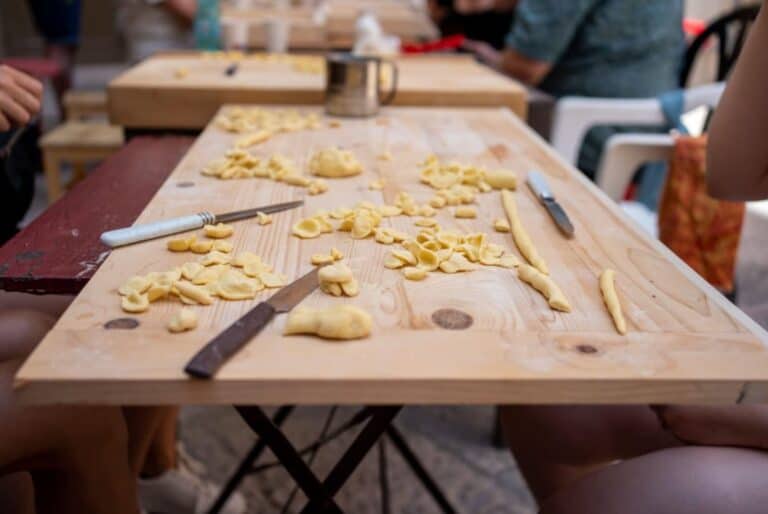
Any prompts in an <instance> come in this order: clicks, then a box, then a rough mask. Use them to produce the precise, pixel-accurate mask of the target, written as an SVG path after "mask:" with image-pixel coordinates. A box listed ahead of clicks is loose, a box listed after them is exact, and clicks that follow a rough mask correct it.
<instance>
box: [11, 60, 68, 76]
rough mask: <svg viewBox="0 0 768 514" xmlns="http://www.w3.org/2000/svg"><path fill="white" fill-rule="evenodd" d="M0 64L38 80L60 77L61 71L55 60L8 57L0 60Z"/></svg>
mask: <svg viewBox="0 0 768 514" xmlns="http://www.w3.org/2000/svg"><path fill="white" fill-rule="evenodd" d="M0 63H2V64H7V65H8V66H10V67H11V68H16V69H17V70H21V71H23V72H24V73H26V74H28V75H32V76H33V77H37V78H39V79H49V78H53V77H56V76H58V75H60V74H61V73H62V71H63V69H62V67H61V64H59V62H58V61H56V60H55V59H45V58H41V57H38V58H34V57H10V58H8V59H0Z"/></svg>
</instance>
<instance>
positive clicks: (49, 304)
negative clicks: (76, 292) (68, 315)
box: [0, 291, 75, 319]
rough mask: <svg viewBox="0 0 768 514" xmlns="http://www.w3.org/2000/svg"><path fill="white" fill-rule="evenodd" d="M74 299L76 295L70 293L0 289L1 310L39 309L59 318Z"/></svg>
mask: <svg viewBox="0 0 768 514" xmlns="http://www.w3.org/2000/svg"><path fill="white" fill-rule="evenodd" d="M74 299H75V297H74V296H70V295H58V294H47V295H43V296H41V295H36V294H27V293H14V292H8V291H0V311H5V310H31V311H39V312H43V313H45V314H48V315H49V316H52V317H53V318H55V319H58V318H59V316H61V315H62V313H63V312H64V311H65V310H66V308H67V307H69V304H70V303H72V300H74Z"/></svg>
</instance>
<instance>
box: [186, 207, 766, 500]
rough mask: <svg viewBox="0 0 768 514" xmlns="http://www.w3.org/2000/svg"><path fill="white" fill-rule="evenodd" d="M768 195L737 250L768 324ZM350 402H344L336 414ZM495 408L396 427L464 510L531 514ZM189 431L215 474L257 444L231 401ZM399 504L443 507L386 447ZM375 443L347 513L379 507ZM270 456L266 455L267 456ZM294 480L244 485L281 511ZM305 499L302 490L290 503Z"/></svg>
mask: <svg viewBox="0 0 768 514" xmlns="http://www.w3.org/2000/svg"><path fill="white" fill-rule="evenodd" d="M766 249H768V202H766V203H762V204H757V205H752V206H750V211H749V215H748V218H747V223H746V225H745V227H744V235H743V239H742V248H741V252H740V256H739V268H738V284H739V286H738V287H739V305H740V306H741V307H742V308H743V309H744V310H745V311H746V312H747V313H748V314H749V315H750V316H752V317H753V318H754V319H756V320H757V321H758V322H759V323H761V324H762V325H763V326H765V327H768V273H766V271H768V256H767V255H766ZM327 412H328V409H327V408H324V407H312V408H300V409H298V410H297V411H295V413H294V414H293V416H292V417H291V418H290V419H289V420H288V422H287V423H286V432H287V433H288V436H289V437H290V438H291V440H292V441H293V442H294V444H296V445H297V446H299V447H301V446H303V445H305V444H308V443H310V442H312V441H313V440H314V438H315V437H316V436H317V431H318V430H320V427H321V426H322V423H323V421H324V419H325V416H326V414H327ZM351 412H352V409H341V410H340V411H339V413H338V414H337V417H336V422H337V423H339V422H341V420H343V419H346V418H347V416H349V415H350V414H351ZM492 424H493V409H492V408H491V407H410V408H407V409H405V410H404V411H403V412H402V413H401V414H400V416H399V417H398V418H397V426H398V427H399V428H400V429H401V431H402V432H403V433H404V434H405V436H406V438H407V439H408V441H409V443H410V444H411V446H412V447H413V448H414V450H415V451H416V453H417V454H418V455H419V457H420V458H421V459H422V460H423V462H424V463H425V464H426V466H427V468H428V469H430V470H431V472H432V473H433V475H434V477H435V478H436V479H437V481H438V482H439V483H440V485H441V486H442V487H443V488H444V490H445V491H446V493H447V494H448V496H449V498H450V499H451V500H452V501H453V502H454V504H455V505H456V507H457V508H458V509H459V510H460V511H461V512H463V513H468V514H492V513H506V514H528V513H533V512H535V506H534V503H533V500H532V498H531V496H530V494H529V493H528V490H527V488H526V486H525V483H524V482H523V480H522V478H521V476H520V474H519V472H518V470H517V468H516V466H515V462H514V460H513V459H512V458H511V456H510V455H509V453H508V452H507V451H505V450H499V449H495V448H493V447H492V446H491V444H490V438H491V428H492ZM181 432H182V438H183V440H184V441H185V443H186V445H187V447H188V448H189V450H190V452H191V453H192V454H193V455H195V456H196V457H198V458H200V459H201V460H202V461H204V463H205V464H206V466H207V467H208V471H209V473H210V476H211V477H212V478H213V479H214V480H217V481H223V480H224V479H225V477H226V476H228V474H229V473H230V472H231V470H232V469H233V468H234V466H235V465H236V463H237V462H238V459H239V457H240V456H241V455H243V454H244V453H245V452H246V451H247V450H248V448H250V445H251V444H252V443H253V439H254V438H253V435H252V434H251V432H250V430H249V429H248V427H247V426H246V425H245V424H244V423H243V422H242V421H241V420H240V418H239V417H238V416H237V414H236V413H235V412H234V411H233V410H232V409H231V408H227V407H217V408H202V407H193V408H186V409H184V410H183V411H182V426H181ZM352 435H353V434H349V435H345V436H344V437H342V438H340V439H339V440H337V441H334V442H333V443H332V444H329V445H328V446H327V447H325V448H324V449H323V450H321V451H320V452H319V454H318V457H317V459H316V461H315V463H314V466H313V469H315V470H318V471H319V473H320V475H321V476H323V475H324V474H325V473H326V472H327V471H328V470H329V467H330V466H331V465H333V463H334V462H335V460H334V456H336V455H338V454H339V452H340V451H342V449H343V448H345V447H346V445H347V444H348V443H349V441H350V440H351V437H352ZM387 455H388V456H389V459H388V462H389V476H390V490H391V499H392V512H393V513H404V514H416V513H419V514H421V513H430V512H439V509H437V507H436V506H435V505H434V504H433V502H432V500H431V499H430V498H429V497H428V496H427V494H426V493H425V492H424V490H423V489H422V488H421V485H420V484H419V482H418V481H417V480H416V479H415V478H414V477H413V475H412V474H411V472H410V470H409V469H408V468H407V467H406V465H405V464H404V463H403V462H402V460H401V459H400V457H399V455H397V454H396V453H395V452H394V451H393V450H392V448H391V446H390V447H389V450H388V454H387ZM377 459H378V457H377V452H375V451H374V452H371V454H369V455H368V457H367V458H366V460H365V461H364V462H363V464H362V465H361V467H360V468H359V469H358V471H357V472H356V473H355V474H354V475H353V476H352V478H351V479H350V481H349V482H348V483H347V486H346V487H345V488H344V489H343V490H342V491H341V493H340V494H339V496H338V497H337V498H338V500H339V504H340V505H341V506H342V508H344V509H346V510H347V511H348V512H350V513H355V514H358V513H359V514H365V513H377V512H381V510H380V504H379V501H380V496H379V486H378V461H377ZM267 460H272V456H271V455H265V456H263V457H262V460H261V461H260V462H266V461H267ZM292 486H293V482H292V481H291V480H290V478H289V477H288V476H287V474H286V473H285V472H284V471H283V470H282V469H274V470H269V471H266V472H264V473H262V474H260V475H258V476H256V477H252V478H248V479H247V480H246V482H245V485H244V486H243V488H242V491H243V492H244V494H245V495H246V497H247V499H248V504H249V512H253V513H279V512H281V509H282V506H283V503H284V502H285V499H286V498H287V496H288V495H289V494H290V491H291V488H292ZM302 505H303V497H302V496H301V495H298V496H297V498H296V500H295V501H294V502H293V508H292V509H291V510H290V512H297V511H298V509H300V508H301V506H302Z"/></svg>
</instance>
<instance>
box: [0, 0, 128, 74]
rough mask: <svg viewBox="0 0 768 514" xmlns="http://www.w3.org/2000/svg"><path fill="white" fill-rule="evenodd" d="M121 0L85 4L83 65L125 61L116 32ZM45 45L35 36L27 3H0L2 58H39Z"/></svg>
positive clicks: (80, 55)
mask: <svg viewBox="0 0 768 514" xmlns="http://www.w3.org/2000/svg"><path fill="white" fill-rule="evenodd" d="M118 2H119V0H82V4H83V18H82V33H81V34H82V36H81V38H82V39H81V46H80V51H79V53H78V61H80V62H115V61H122V60H123V54H124V51H123V45H122V42H121V40H120V37H119V35H118V34H117V30H116V28H115V6H116V4H117V3H118ZM41 49H42V41H41V40H40V38H39V37H38V35H37V33H36V32H35V28H34V26H33V24H32V20H31V18H30V15H29V10H28V9H27V2H26V0H0V55H4V56H11V55H12V56H29V55H40V53H41Z"/></svg>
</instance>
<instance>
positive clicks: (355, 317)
mask: <svg viewBox="0 0 768 514" xmlns="http://www.w3.org/2000/svg"><path fill="white" fill-rule="evenodd" d="M372 326H373V320H372V319H371V315H370V314H368V313H367V312H365V311H364V310H363V309H361V308H359V307H355V306H354V305H336V306H334V307H330V308H328V309H313V308H310V307H296V308H294V309H293V310H292V311H291V312H290V314H288V319H287V320H286V322H285V330H284V331H283V334H284V335H293V334H314V335H317V336H320V337H323V338H325V339H360V338H363V337H367V336H368V335H370V333H371V327H372Z"/></svg>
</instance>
